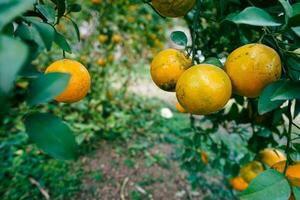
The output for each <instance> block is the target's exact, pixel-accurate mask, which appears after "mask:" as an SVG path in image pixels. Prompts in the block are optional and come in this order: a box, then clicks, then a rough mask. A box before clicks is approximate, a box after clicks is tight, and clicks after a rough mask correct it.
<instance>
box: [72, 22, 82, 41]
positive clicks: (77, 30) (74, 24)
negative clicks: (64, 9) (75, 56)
mask: <svg viewBox="0 0 300 200" xmlns="http://www.w3.org/2000/svg"><path fill="white" fill-rule="evenodd" d="M70 20H71V22H72V24H73V27H74V29H75V33H76V36H77V39H78V41H80V31H79V28H78V26H77V24H76V23H75V22H74V21H73V20H72V19H70Z"/></svg>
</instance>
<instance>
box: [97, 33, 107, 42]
mask: <svg viewBox="0 0 300 200" xmlns="http://www.w3.org/2000/svg"><path fill="white" fill-rule="evenodd" d="M98 40H99V42H100V43H101V44H104V43H105V42H107V41H108V36H107V35H102V34H101V35H99V36H98Z"/></svg>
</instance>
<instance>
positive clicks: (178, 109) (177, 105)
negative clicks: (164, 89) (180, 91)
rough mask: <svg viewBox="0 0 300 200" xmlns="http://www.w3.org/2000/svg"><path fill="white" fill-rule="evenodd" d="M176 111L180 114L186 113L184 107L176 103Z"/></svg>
mask: <svg viewBox="0 0 300 200" xmlns="http://www.w3.org/2000/svg"><path fill="white" fill-rule="evenodd" d="M176 110H177V111H178V112H180V113H186V110H185V109H184V107H182V106H181V105H180V103H178V102H177V103H176Z"/></svg>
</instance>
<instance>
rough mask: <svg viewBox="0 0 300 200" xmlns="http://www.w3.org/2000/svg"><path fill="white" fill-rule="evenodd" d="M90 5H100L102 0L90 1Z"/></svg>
mask: <svg viewBox="0 0 300 200" xmlns="http://www.w3.org/2000/svg"><path fill="white" fill-rule="evenodd" d="M91 2H92V4H96V5H98V4H100V3H101V2H102V0H91Z"/></svg>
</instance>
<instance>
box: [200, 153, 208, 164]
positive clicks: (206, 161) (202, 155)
mask: <svg viewBox="0 0 300 200" xmlns="http://www.w3.org/2000/svg"><path fill="white" fill-rule="evenodd" d="M200 156H201V160H202V162H203V163H204V164H205V165H207V164H208V156H207V153H206V152H205V151H201V152H200Z"/></svg>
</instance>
